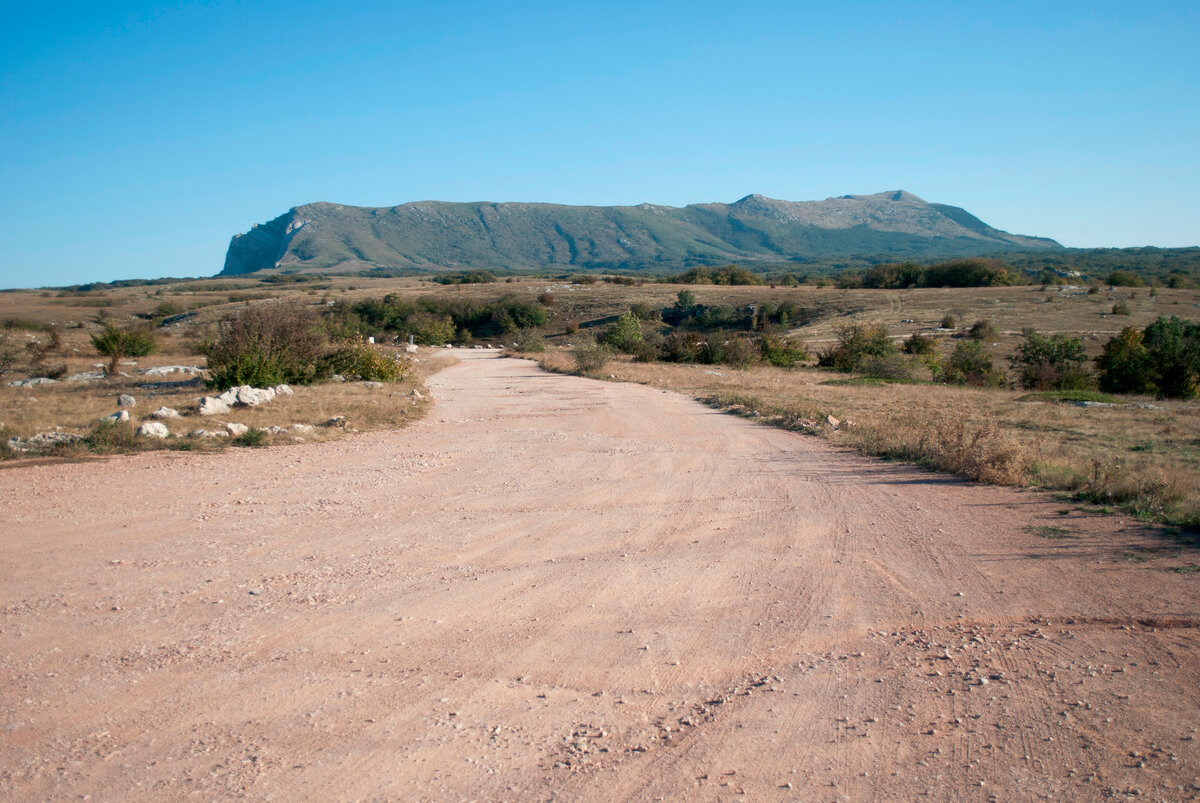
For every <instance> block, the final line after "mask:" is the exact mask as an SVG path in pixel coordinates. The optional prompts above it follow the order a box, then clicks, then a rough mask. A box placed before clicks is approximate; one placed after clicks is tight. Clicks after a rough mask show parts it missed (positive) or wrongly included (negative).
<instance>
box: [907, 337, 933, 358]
mask: <svg viewBox="0 0 1200 803" xmlns="http://www.w3.org/2000/svg"><path fill="white" fill-rule="evenodd" d="M902 348H903V350H904V353H905V354H918V355H920V354H932V353H934V352H936V351H937V338H935V337H933V336H932V335H923V334H921V333H920V332H913V333H912V335H910V336H909V338H908V339H907V340H905V341H904V345H903V347H902Z"/></svg>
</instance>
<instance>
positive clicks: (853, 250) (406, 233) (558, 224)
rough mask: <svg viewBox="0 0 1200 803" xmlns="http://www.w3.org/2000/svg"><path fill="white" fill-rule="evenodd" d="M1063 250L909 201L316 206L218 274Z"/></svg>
mask: <svg viewBox="0 0 1200 803" xmlns="http://www.w3.org/2000/svg"><path fill="white" fill-rule="evenodd" d="M1059 248H1062V246H1061V245H1059V244H1058V243H1057V242H1055V241H1054V240H1051V239H1048V238H1043V237H1029V236H1024V235H1017V234H1009V233H1008V232H1005V231H1001V230H999V229H995V228H993V227H991V226H989V225H987V224H986V223H984V222H983V221H982V220H980V219H979V218H977V217H975V216H974V215H972V214H971V213H970V212H967V211H966V210H965V209H962V208H960V207H956V206H949V205H946V204H931V203H928V202H926V201H925V200H923V199H921V198H919V197H918V196H916V195H913V194H912V193H909V192H906V191H904V190H893V191H889V192H884V193H875V194H872V195H843V196H838V197H835V198H827V199H825V200H823V201H784V200H779V199H776V198H769V197H767V196H765V195H761V194H758V193H751V194H750V195H746V196H744V197H742V198H740V199H738V200H737V201H734V202H733V203H728V204H727V203H720V202H717V203H698V204H689V205H687V206H683V207H674V206H664V205H659V204H649V203H643V204H638V205H636V206H567V205H561V204H549V203H536V202H492V201H474V202H448V201H414V202H411V203H406V204H401V205H399V206H393V207H359V206H347V205H343V204H335V203H329V202H316V203H310V204H303V205H301V206H296V207H293V208H291V209H289V210H288V211H287V212H285V213H284V214H282V215H280V216H279V217H276V218H274V219H273V220H270V221H267V222H266V223H263V224H258V225H255V226H254V227H253V228H251V229H250V230H249V231H247V232H246V233H244V234H239V235H235V236H234V237H233V239H232V240H231V242H230V245H229V250H228V252H227V253H226V257H225V266H224V268H223V270H222V271H221V273H220V275H223V276H230V275H240V274H245V273H254V272H257V271H260V270H269V269H276V268H279V269H284V270H289V271H291V270H295V271H301V272H303V271H306V270H314V271H315V270H322V271H338V272H356V271H366V270H371V269H380V268H384V269H389V268H391V269H396V268H399V269H417V270H430V271H435V270H461V269H478V268H490V269H496V268H502V269H512V270H522V269H546V268H570V269H577V270H589V269H593V270H648V271H655V270H671V269H676V268H681V267H689V266H693V265H712V264H724V263H728V262H748V263H754V262H771V263H779V262H803V261H806V260H812V259H819V258H831V257H839V256H851V255H864V254H878V255H885V254H886V255H890V256H893V257H896V258H921V257H935V258H936V257H952V256H972V255H978V254H985V253H989V254H990V253H996V252H1000V251H1009V250H1040V249H1059Z"/></svg>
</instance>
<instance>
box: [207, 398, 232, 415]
mask: <svg viewBox="0 0 1200 803" xmlns="http://www.w3.org/2000/svg"><path fill="white" fill-rule="evenodd" d="M228 412H229V403H228V402H226V401H224V400H223V399H221V397H220V396H205V397H204V398H203V399H201V400H200V415H225V413H228Z"/></svg>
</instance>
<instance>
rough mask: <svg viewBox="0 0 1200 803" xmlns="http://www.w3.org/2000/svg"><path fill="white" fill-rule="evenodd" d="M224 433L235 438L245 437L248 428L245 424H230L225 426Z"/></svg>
mask: <svg viewBox="0 0 1200 803" xmlns="http://www.w3.org/2000/svg"><path fill="white" fill-rule="evenodd" d="M225 431H226V432H228V433H229V434H230V435H232V436H233V437H235V438H236V437H238V436H239V435H245V434H246V433H247V432H249V431H250V427H248V426H246V425H245V424H236V423H232V422H230V423H228V424H226V425H225Z"/></svg>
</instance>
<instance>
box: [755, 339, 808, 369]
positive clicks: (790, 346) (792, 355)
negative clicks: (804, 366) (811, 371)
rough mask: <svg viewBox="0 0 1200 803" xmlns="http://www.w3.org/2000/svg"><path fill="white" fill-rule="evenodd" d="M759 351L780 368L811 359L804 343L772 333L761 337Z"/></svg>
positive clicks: (764, 357)
mask: <svg viewBox="0 0 1200 803" xmlns="http://www.w3.org/2000/svg"><path fill="white" fill-rule="evenodd" d="M758 353H759V354H760V355H761V357H762V359H763V360H765V361H766V362H768V363H770V364H771V365H774V366H777V367H779V368H791V367H792V366H794V365H795V364H796V363H798V362H803V361H805V360H808V359H809V354H808V351H807V350H806V349H805V348H804V346H803V345H801V344H799V343H795V342H792V341H790V340H785V339H784V338H782V337H779V336H777V335H770V334H767V335H763V336H762V337H761V338H759V341H758Z"/></svg>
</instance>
